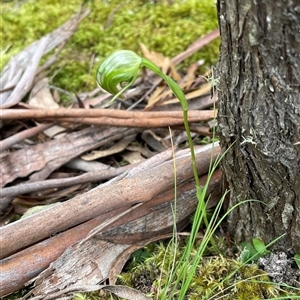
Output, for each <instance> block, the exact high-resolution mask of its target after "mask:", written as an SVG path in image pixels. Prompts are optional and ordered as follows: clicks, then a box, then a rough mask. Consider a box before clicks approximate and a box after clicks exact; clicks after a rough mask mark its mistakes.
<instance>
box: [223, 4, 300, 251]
mask: <svg viewBox="0 0 300 300" xmlns="http://www.w3.org/2000/svg"><path fill="white" fill-rule="evenodd" d="M218 12H219V15H218V17H219V25H220V31H221V38H222V44H221V55H220V59H219V62H218V67H217V76H218V78H217V81H218V82H219V86H218V89H219V113H218V122H219V129H218V133H219V137H220V145H221V147H222V149H223V150H225V149H227V148H228V147H229V146H230V145H232V144H233V143H234V142H235V143H234V144H233V145H232V147H231V148H230V149H229V151H228V152H227V154H226V156H225V159H224V160H223V168H224V170H225V173H226V176H227V179H228V182H229V185H230V187H231V191H232V194H231V205H234V204H236V203H238V202H240V201H242V200H245V199H259V200H261V201H263V202H264V204H261V203H257V202H252V203H247V204H245V205H242V206H240V207H238V208H237V209H236V210H234V211H233V212H232V214H231V216H230V218H229V222H228V223H229V230H230V232H231V233H232V234H233V235H234V237H235V238H236V240H237V241H238V242H239V241H241V240H249V239H251V238H253V237H259V238H261V239H262V240H264V242H265V243H268V242H271V241H272V240H274V239H275V238H276V237H278V236H280V235H281V234H284V233H286V236H285V237H284V238H282V239H281V240H280V241H279V242H278V243H277V244H276V245H275V248H277V249H284V250H285V251H291V252H297V253H299V252H300V243H299V241H300V209H299V207H300V184H299V183H300V97H299V93H300V84H299V78H300V51H299V49H300V6H299V1H276V3H274V1H271V0H262V1H254V0H219V1H218Z"/></svg>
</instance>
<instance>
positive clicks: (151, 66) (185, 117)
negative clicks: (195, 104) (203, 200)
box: [141, 58, 200, 187]
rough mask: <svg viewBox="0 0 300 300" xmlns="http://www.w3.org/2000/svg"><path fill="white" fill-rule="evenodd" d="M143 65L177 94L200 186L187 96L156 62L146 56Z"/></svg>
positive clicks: (196, 182)
mask: <svg viewBox="0 0 300 300" xmlns="http://www.w3.org/2000/svg"><path fill="white" fill-rule="evenodd" d="M141 66H144V67H147V68H149V69H150V70H152V71H153V72H154V73H156V74H157V75H158V76H160V77H161V78H162V79H164V80H165V81H166V82H167V84H168V85H169V87H170V88H171V90H172V92H173V93H174V94H175V96H176V97H177V98H178V100H179V102H180V104H181V106H182V110H183V123H184V128H185V131H186V134H187V139H188V143H189V147H190V151H191V158H192V168H193V173H194V177H195V184H196V187H200V182H199V177H198V171H197V164H196V156H195V151H194V144H193V139H192V136H191V131H190V126H189V121H188V110H189V107H188V102H187V100H186V98H185V95H184V93H183V91H182V90H181V88H180V87H179V86H178V84H177V83H176V82H175V81H174V80H173V79H172V78H170V77H169V76H167V75H166V74H164V73H163V72H162V71H161V70H160V69H159V68H158V67H157V66H156V65H155V64H153V63H152V62H151V61H149V60H148V59H146V58H142V63H141Z"/></svg>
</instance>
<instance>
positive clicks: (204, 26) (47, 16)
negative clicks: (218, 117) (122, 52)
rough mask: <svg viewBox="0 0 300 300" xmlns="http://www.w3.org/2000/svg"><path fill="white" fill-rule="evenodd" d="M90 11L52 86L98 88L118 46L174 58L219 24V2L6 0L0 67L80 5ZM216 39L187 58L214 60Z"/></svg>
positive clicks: (0, 20)
mask: <svg viewBox="0 0 300 300" xmlns="http://www.w3.org/2000/svg"><path fill="white" fill-rule="evenodd" d="M81 5H82V6H83V8H89V9H90V10H91V13H90V14H89V16H88V17H87V18H86V19H85V20H83V21H82V23H81V25H80V26H79V29H78V30H77V32H76V33H75V34H74V35H73V36H72V37H71V39H70V40H69V42H68V44H67V45H66V47H65V48H64V50H63V51H62V53H61V55H60V61H59V62H58V63H56V64H55V65H54V66H53V67H52V73H51V74H50V76H49V77H51V76H53V78H52V84H54V85H56V86H59V87H60V88H63V89H65V90H67V91H75V92H77V93H78V92H83V91H84V92H86V91H89V90H92V89H93V88H95V87H96V83H95V73H96V69H97V67H98V66H99V64H100V62H101V60H102V59H103V58H104V57H105V56H107V55H108V54H109V53H111V52H112V51H114V50H117V49H129V50H133V51H136V52H137V53H139V54H141V50H140V45H139V43H144V44H145V45H146V47H147V48H148V49H150V50H154V51H157V52H160V53H162V54H163V55H165V56H168V57H173V56H175V55H177V54H179V53H180V52H182V51H184V50H185V49H186V48H187V47H188V46H189V45H190V44H191V43H193V42H194V41H195V40H196V39H198V38H199V37H201V36H203V35H205V34H206V33H208V32H210V31H212V30H214V29H216V28H217V18H216V8H215V3H214V0H201V1H198V0H185V1H183V0H173V1H170V0H169V1H167V0H161V1H146V0H124V1H120V0H102V1H96V0H94V1H93V0H86V1H83V0H70V1H64V2H62V1H58V0H39V1H38V0H25V1H9V2H2V3H1V16H0V39H1V41H2V43H1V60H0V68H1V69H2V68H3V66H4V65H5V64H6V63H7V62H8V60H9V58H10V57H11V56H12V55H14V54H16V53H18V52H19V51H20V50H22V49H23V48H24V47H26V46H28V45H29V44H30V43H32V42H34V41H35V40H37V39H40V38H41V37H42V36H43V35H46V34H47V33H49V32H51V31H52V30H54V29H56V28H57V27H59V26H60V25H62V24H63V23H64V22H65V21H67V20H68V19H69V18H70V17H71V16H73V15H74V14H75V13H76V11H77V10H78V9H79V7H80V6H81ZM218 43H219V41H215V42H214V43H211V44H210V45H209V46H207V47H205V48H204V49H203V51H199V52H198V53H197V54H195V55H194V56H192V57H190V58H189V59H188V60H187V61H185V65H186V66H187V65H189V64H190V63H191V62H193V61H196V60H199V59H203V60H205V62H206V64H205V66H210V65H211V64H213V63H215V62H216V60H217V55H218Z"/></svg>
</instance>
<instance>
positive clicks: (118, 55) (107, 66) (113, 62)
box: [97, 50, 200, 187]
mask: <svg viewBox="0 0 300 300" xmlns="http://www.w3.org/2000/svg"><path fill="white" fill-rule="evenodd" d="M142 67H146V68H149V69H150V70H151V71H153V72H154V73H156V74H157V75H158V76H160V77H161V78H162V79H164V80H165V81H166V82H167V84H168V85H169V87H170V88H171V90H172V92H173V93H174V95H175V96H176V97H177V98H178V100H179V101H180V104H181V106H182V110H183V120H184V127H185V129H186V133H187V137H188V142H189V145H190V149H191V156H192V166H193V173H194V177H195V181H196V186H197V187H200V183H199V178H198V173H197V167H196V158H195V152H194V148H193V140H192V137H191V133H190V129H189V123H188V103H187V100H186V98H185V95H184V93H183V91H182V90H181V88H180V87H179V86H178V84H177V83H176V82H175V81H174V80H173V79H172V78H170V77H169V76H167V75H166V74H164V73H163V72H162V71H161V70H160V68H159V67H158V66H157V65H155V64H154V63H153V62H151V61H150V60H148V59H146V58H144V57H140V56H138V55H137V54H136V53H134V52H132V51H129V50H119V51H116V52H113V53H112V54H110V55H109V56H108V57H107V58H106V59H105V60H104V61H103V63H102V64H101V65H100V67H99V69H98V72H97V81H98V84H99V86H101V87H102V88H103V89H104V90H106V91H107V92H109V93H111V94H114V95H115V96H114V97H113V98H112V100H111V101H110V102H109V103H108V104H107V105H110V104H111V103H112V102H113V101H114V100H115V99H116V98H117V97H119V96H120V95H121V94H123V93H124V92H125V90H127V89H128V88H129V87H130V86H131V85H132V84H133V83H134V82H135V80H136V78H137V76H138V74H139V72H140V70H141V68H142ZM119 87H120V88H121V89H119Z"/></svg>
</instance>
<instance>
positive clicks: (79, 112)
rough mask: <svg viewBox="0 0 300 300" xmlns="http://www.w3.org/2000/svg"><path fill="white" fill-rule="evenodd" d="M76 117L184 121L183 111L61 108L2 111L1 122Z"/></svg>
mask: <svg viewBox="0 0 300 300" xmlns="http://www.w3.org/2000/svg"><path fill="white" fill-rule="evenodd" d="M215 115H216V112H215V111H212V110H199V111H196V110H194V111H193V110H191V111H189V117H190V118H191V119H193V120H195V119H197V120H198V121H201V120H202V121H204V120H209V119H212V118H214V117H215ZM76 117H81V118H83V117H94V118H99V117H107V118H108V117H110V118H116V119H131V120H133V119H144V118H151V119H153V118H159V119H161V118H175V119H183V113H182V111H147V112H145V111H126V110H116V109H82V108H72V109H67V108H59V109H47V110H45V109H0V120H12V119H13V120H15V119H18V120H21V119H50V118H53V119H56V118H76Z"/></svg>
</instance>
